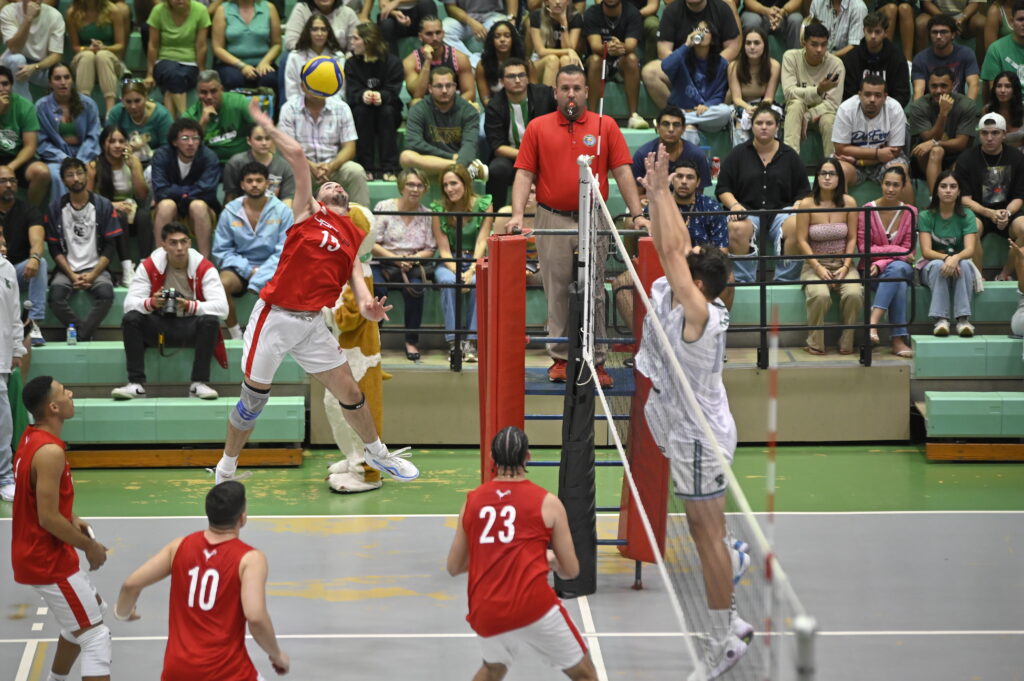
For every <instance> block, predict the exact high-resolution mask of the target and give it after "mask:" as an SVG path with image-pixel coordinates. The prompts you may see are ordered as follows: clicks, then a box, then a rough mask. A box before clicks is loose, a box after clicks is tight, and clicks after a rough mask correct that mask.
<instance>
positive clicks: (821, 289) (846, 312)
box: [800, 259, 864, 352]
mask: <svg viewBox="0 0 1024 681" xmlns="http://www.w3.org/2000/svg"><path fill="white" fill-rule="evenodd" d="M818 262H820V263H821V264H822V266H824V267H825V269H827V270H829V271H830V272H835V271H836V270H838V269H839V267H840V266H841V265H842V264H843V263H842V261H841V260H838V259H831V260H819V261H818ZM817 278H818V275H816V274H815V273H814V270H812V269H811V267H810V265H808V264H807V261H806V260H805V261H804V266H803V269H802V270H800V281H807V280H809V279H817ZM804 295H806V296H807V325H808V326H818V325H820V324H822V323H823V322H824V321H825V315H826V314H827V313H828V310H829V308H830V307H832V290H831V289H830V288H829V286H828V285H827V284H807V285H805V286H804ZM863 311H864V287H863V286H861V284H860V275H859V274H857V270H856V269H855V268H850V271H849V272H847V273H846V279H845V280H844V283H842V284H840V285H839V316H840V318H841V320H842V323H843V324H856V323H857V322H858V321H859V316H860V315H861V314H862V313H863ZM854 331H855V329H846V330H844V331H843V333H842V335H840V337H839V350H840V351H842V352H850V351H852V350H853V334H854ZM807 345H808V346H809V347H812V348H814V349H815V350H824V349H825V331H824V330H823V329H819V330H817V331H808V332H807Z"/></svg>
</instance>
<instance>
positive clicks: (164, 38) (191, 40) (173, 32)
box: [146, 0, 210, 68]
mask: <svg viewBox="0 0 1024 681" xmlns="http://www.w3.org/2000/svg"><path fill="white" fill-rule="evenodd" d="M146 23H148V24H149V25H150V26H152V27H153V28H155V29H156V30H158V31H160V51H159V52H158V53H157V59H166V60H168V61H177V62H181V63H183V64H193V65H194V64H195V63H196V35H197V34H198V32H199V31H200V30H206V29H207V28H209V27H210V12H209V10H207V9H206V7H204V6H203V5H200V4H199V3H198V2H196V1H195V0H192V4H191V6H190V7H189V12H188V16H187V17H186V18H185V21H183V22H182V23H181V26H178V25H177V24H176V23H174V19H173V18H172V17H171V8H170V7H169V6H168V5H167V3H165V2H161V3H160V4H158V5H157V6H156V7H154V8H153V11H152V12H150V13H149V21H147V22H146ZM200 68H204V67H202V66H200Z"/></svg>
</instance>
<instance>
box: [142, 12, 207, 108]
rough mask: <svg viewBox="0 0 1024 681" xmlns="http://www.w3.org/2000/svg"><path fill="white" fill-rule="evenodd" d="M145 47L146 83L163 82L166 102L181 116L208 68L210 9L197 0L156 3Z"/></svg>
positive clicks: (155, 83)
mask: <svg viewBox="0 0 1024 681" xmlns="http://www.w3.org/2000/svg"><path fill="white" fill-rule="evenodd" d="M147 23H148V25H149V27H150V31H149V45H148V46H147V48H146V80H145V83H146V87H147V88H148V89H150V90H152V89H153V86H154V85H158V86H160V91H161V92H163V93H164V106H166V107H167V110H168V111H169V112H170V114H171V118H178V117H179V116H181V115H182V114H184V113H185V108H186V107H187V106H188V93H189V92H191V91H193V90H195V89H196V84H197V83H198V81H199V69H200V68H206V50H207V46H208V45H207V29H209V27H210V13H209V12H208V11H207V10H206V8H205V7H203V6H202V5H201V4H199V3H198V2H196V0H164V2H160V3H157V4H156V5H155V6H154V7H153V11H152V12H150V14H149V19H148V20H147Z"/></svg>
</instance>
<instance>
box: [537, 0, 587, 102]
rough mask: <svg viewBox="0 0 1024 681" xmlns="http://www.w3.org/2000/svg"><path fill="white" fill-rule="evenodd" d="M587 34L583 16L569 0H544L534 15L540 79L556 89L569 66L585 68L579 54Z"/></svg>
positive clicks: (538, 78)
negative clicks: (561, 73) (558, 78)
mask: <svg viewBox="0 0 1024 681" xmlns="http://www.w3.org/2000/svg"><path fill="white" fill-rule="evenodd" d="M582 32H583V15H582V14H580V13H578V12H576V10H575V9H574V8H573V4H572V3H571V2H569V0H543V6H542V7H540V8H538V9H535V10H533V11H532V12H530V42H531V43H532V44H533V51H534V52H535V53H536V55H537V59H536V60H535V61H536V64H537V67H536V68H537V80H538V82H540V83H543V84H544V85H549V86H551V87H554V85H555V75H556V74H557V73H558V69H560V68H562V67H563V66H568V65H569V64H576V65H577V66H579V67H581V68H582V66H583V61H582V60H581V59H580V55H579V53H578V52H577V49H578V47H579V43H580V34H581V33H582Z"/></svg>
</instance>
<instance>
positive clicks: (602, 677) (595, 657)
mask: <svg viewBox="0 0 1024 681" xmlns="http://www.w3.org/2000/svg"><path fill="white" fill-rule="evenodd" d="M576 602H577V603H579V606H580V618H581V619H582V620H583V635H584V636H585V637H586V638H587V641H588V643H589V644H590V645H589V647H590V661H591V662H593V663H594V669H595V671H596V672H597V681H608V670H607V669H606V668H605V666H604V655H602V654H601V641H600V640H598V638H597V627H595V626H594V615H593V614H592V613H591V612H590V601H588V600H587V597H586V596H580V597H579V598H577V599H576Z"/></svg>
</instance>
